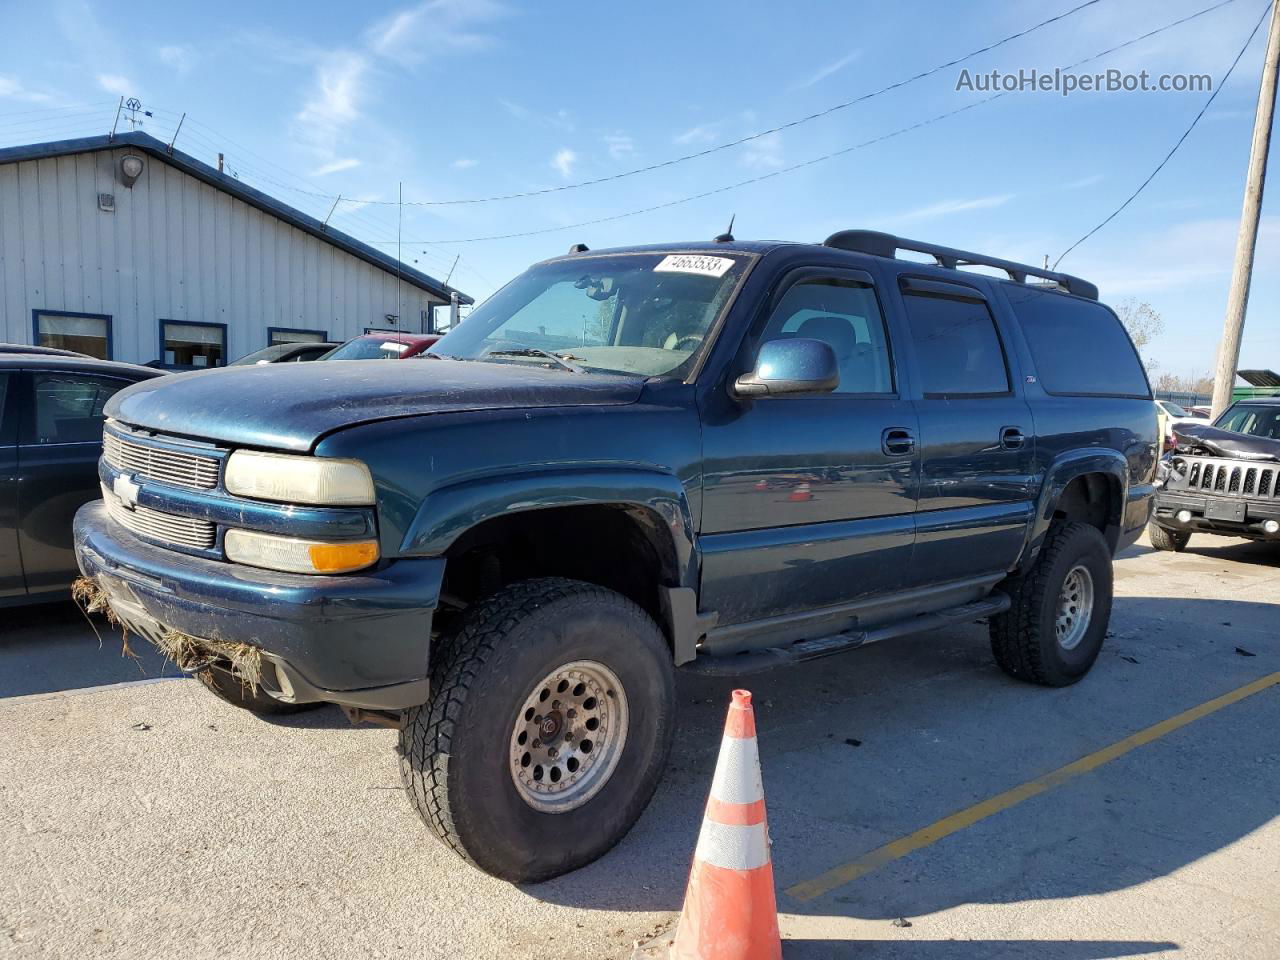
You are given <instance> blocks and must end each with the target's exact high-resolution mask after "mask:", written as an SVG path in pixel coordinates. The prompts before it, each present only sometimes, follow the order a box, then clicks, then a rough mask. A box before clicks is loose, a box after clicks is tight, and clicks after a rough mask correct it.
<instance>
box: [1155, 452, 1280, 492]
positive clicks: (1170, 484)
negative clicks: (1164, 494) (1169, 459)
mask: <svg viewBox="0 0 1280 960" xmlns="http://www.w3.org/2000/svg"><path fill="white" fill-rule="evenodd" d="M1172 467H1173V469H1171V470H1170V472H1169V478H1168V481H1167V483H1166V488H1167V489H1169V490H1187V491H1190V492H1192V493H1216V494H1221V495H1222V496H1226V497H1248V498H1249V499H1251V500H1277V499H1280V463H1277V464H1261V463H1248V462H1243V461H1240V460H1217V459H1212V458H1210V457H1187V456H1178V457H1175V458H1174V460H1173V464H1172Z"/></svg>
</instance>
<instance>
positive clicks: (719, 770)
mask: <svg viewBox="0 0 1280 960" xmlns="http://www.w3.org/2000/svg"><path fill="white" fill-rule="evenodd" d="M711 795H712V796H713V797H715V798H716V799H717V800H719V801H720V802H721V803H755V802H756V801H757V800H763V799H764V784H763V783H761V781H760V752H759V749H758V748H757V747H756V738H755V737H752V738H751V739H750V740H739V739H738V738H737V737H725V738H724V739H723V740H722V741H721V742H720V759H719V760H717V761H716V774H715V778H714V779H713V780H712V781H711Z"/></svg>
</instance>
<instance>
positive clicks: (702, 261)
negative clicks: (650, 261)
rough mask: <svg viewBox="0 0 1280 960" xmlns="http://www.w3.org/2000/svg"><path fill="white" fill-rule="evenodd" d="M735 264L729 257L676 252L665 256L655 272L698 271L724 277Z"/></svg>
mask: <svg viewBox="0 0 1280 960" xmlns="http://www.w3.org/2000/svg"><path fill="white" fill-rule="evenodd" d="M732 266H733V260H731V259H730V258H729V257H702V256H698V255H696V254H691V253H675V254H672V255H671V256H667V257H663V258H662V262H661V263H659V264H658V265H657V266H656V267H654V268H653V272H654V273H697V274H700V275H701V276H704V277H723V276H724V275H725V272H726V271H727V270H728V269H729V268H730V267H732Z"/></svg>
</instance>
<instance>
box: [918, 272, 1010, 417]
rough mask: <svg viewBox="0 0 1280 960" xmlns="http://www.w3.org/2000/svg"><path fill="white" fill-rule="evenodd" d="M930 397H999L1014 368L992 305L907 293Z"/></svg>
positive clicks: (919, 356) (1005, 388) (920, 361)
mask: <svg viewBox="0 0 1280 960" xmlns="http://www.w3.org/2000/svg"><path fill="white" fill-rule="evenodd" d="M902 299H903V302H904V303H905V304H906V306H907V322H908V324H909V326H910V327H911V340H912V342H913V343H914V344H915V348H916V362H917V363H918V364H919V367H920V376H921V379H922V381H923V382H922V385H921V387H922V391H923V393H924V395H925V396H926V397H963V396H970V397H972V396H998V395H1000V394H1005V393H1008V392H1009V389H1010V387H1009V369H1008V366H1007V365H1006V363H1005V358H1004V348H1003V347H1002V346H1001V345H1000V337H999V335H998V334H997V333H996V325H995V321H994V320H993V319H992V318H991V311H990V310H988V309H987V305H986V303H983V302H981V301H978V300H968V299H958V298H954V297H947V296H937V295H932V294H925V293H916V292H912V291H911V290H909V289H908V290H904V291H903V298H902Z"/></svg>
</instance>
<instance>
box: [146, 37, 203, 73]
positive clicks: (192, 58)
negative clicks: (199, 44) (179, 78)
mask: <svg viewBox="0 0 1280 960" xmlns="http://www.w3.org/2000/svg"><path fill="white" fill-rule="evenodd" d="M156 56H158V57H159V58H160V62H161V63H163V64H164V65H165V66H166V67H172V68H173V69H174V70H177V71H178V73H187V72H188V71H190V69H191V68H192V67H193V66H195V62H196V59H197V57H196V51H195V48H194V47H192V46H190V45H189V44H185V43H171V44H166V45H165V46H163V47H160V48H159V49H158V50H156Z"/></svg>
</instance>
